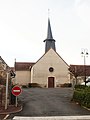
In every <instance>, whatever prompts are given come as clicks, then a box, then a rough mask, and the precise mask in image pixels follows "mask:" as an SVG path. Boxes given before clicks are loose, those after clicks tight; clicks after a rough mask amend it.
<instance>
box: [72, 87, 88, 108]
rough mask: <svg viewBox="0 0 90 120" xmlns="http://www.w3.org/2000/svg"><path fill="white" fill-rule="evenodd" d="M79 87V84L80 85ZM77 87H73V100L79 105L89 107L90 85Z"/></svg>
mask: <svg viewBox="0 0 90 120" xmlns="http://www.w3.org/2000/svg"><path fill="white" fill-rule="evenodd" d="M80 88H81V86H80ZM80 88H79V87H78V88H76V89H75V91H74V94H73V100H74V101H75V102H78V103H79V104H80V105H82V106H85V107H87V108H90V87H82V88H81V89H80Z"/></svg>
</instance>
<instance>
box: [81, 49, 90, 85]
mask: <svg viewBox="0 0 90 120" xmlns="http://www.w3.org/2000/svg"><path fill="white" fill-rule="evenodd" d="M81 55H82V57H84V82H85V86H86V57H88V50H87V49H82V51H81Z"/></svg>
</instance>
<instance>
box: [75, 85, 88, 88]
mask: <svg viewBox="0 0 90 120" xmlns="http://www.w3.org/2000/svg"><path fill="white" fill-rule="evenodd" d="M86 87H88V86H85V85H75V87H74V88H75V89H85V88H86Z"/></svg>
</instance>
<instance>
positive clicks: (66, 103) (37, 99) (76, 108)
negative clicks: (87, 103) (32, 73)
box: [9, 88, 90, 118]
mask: <svg viewBox="0 0 90 120" xmlns="http://www.w3.org/2000/svg"><path fill="white" fill-rule="evenodd" d="M72 95H73V90H72V89H71V88H48V89H47V88H27V89H23V92H22V94H21V95H20V96H19V100H20V101H21V102H22V103H23V110H22V111H21V112H19V113H16V114H11V115H10V117H9V118H13V117H14V116H77V115H90V111H88V110H86V109H84V108H83V107H81V106H80V105H78V104H75V103H74V102H72V101H71V99H72Z"/></svg>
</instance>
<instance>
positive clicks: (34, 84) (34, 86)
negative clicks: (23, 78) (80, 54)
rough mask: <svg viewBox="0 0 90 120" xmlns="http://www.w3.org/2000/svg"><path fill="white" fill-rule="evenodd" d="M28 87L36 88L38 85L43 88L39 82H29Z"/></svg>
mask: <svg viewBox="0 0 90 120" xmlns="http://www.w3.org/2000/svg"><path fill="white" fill-rule="evenodd" d="M28 87H30V88H31V87H33V88H36V87H38V88H41V86H40V85H39V84H38V83H28Z"/></svg>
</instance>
